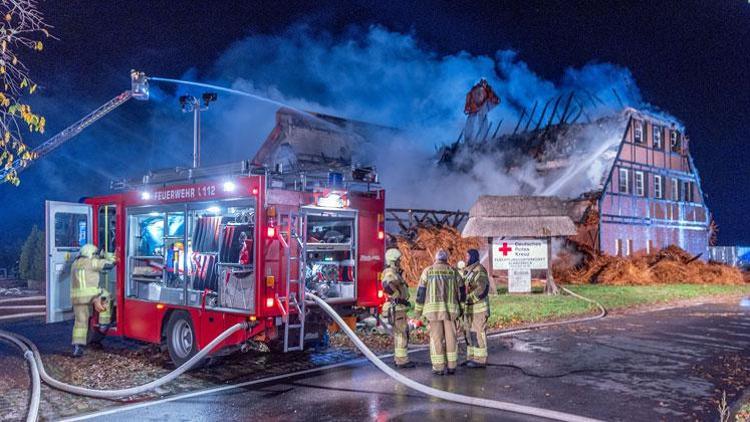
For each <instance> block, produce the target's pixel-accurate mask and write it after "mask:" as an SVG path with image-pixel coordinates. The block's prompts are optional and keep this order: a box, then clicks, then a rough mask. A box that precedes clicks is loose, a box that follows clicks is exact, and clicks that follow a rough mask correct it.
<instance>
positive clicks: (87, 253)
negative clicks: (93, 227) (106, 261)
mask: <svg viewBox="0 0 750 422" xmlns="http://www.w3.org/2000/svg"><path fill="white" fill-rule="evenodd" d="M97 252H99V248H97V247H96V246H94V245H92V244H91V243H87V244H85V245H83V246H82V247H81V251H80V254H81V256H83V257H86V258H91V257H93V256H94V255H96V253H97Z"/></svg>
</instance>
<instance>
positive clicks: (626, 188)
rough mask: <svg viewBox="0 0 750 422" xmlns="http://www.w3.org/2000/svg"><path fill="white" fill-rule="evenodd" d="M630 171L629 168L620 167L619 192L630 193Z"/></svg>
mask: <svg viewBox="0 0 750 422" xmlns="http://www.w3.org/2000/svg"><path fill="white" fill-rule="evenodd" d="M629 173H630V172H629V171H628V169H620V178H619V192H620V193H630V180H629V178H628V174H629Z"/></svg>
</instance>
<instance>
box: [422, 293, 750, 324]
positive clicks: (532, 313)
mask: <svg viewBox="0 0 750 422" xmlns="http://www.w3.org/2000/svg"><path fill="white" fill-rule="evenodd" d="M566 287H568V288H569V289H570V290H571V291H573V292H576V293H578V294H580V295H582V296H585V297H588V298H590V299H593V300H596V301H598V302H599V303H601V304H602V305H603V306H604V307H605V308H607V309H608V310H613V309H624V308H632V307H636V306H641V305H652V304H660V303H668V302H674V301H678V300H686V299H694V298H699V297H710V296H727V295H736V294H748V293H750V286H747V285H742V286H737V285H706V284H700V285H697V284H664V285H652V286H609V285H578V286H566ZM505 292H506V290H505V289H504V288H501V289H499V293H501V294H499V295H496V296H491V297H490V308H491V315H490V320H489V323H488V325H489V327H490V328H505V327H510V326H516V325H522V324H527V323H534V322H541V321H549V320H557V319H567V318H572V317H575V316H579V315H586V314H592V313H595V312H597V308H596V306H595V305H593V304H590V303H588V302H584V301H582V300H580V299H577V298H574V297H572V296H568V295H565V294H561V295H559V296H547V295H544V294H542V293H541V288H538V289H534V293H532V294H530V295H508V294H504V293H505ZM411 297H412V298H414V297H416V293H415V291H414V289H412V296H411ZM410 315H413V311H410Z"/></svg>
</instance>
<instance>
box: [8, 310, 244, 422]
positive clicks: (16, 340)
mask: <svg viewBox="0 0 750 422" xmlns="http://www.w3.org/2000/svg"><path fill="white" fill-rule="evenodd" d="M246 329H248V324H247V323H245V322H242V323H239V324H235V325H233V326H231V327H229V328H228V329H227V330H226V331H224V332H223V333H221V334H219V336H218V337H216V338H215V339H214V340H213V341H212V342H210V343H208V344H207V345H206V347H204V348H203V349H202V350H201V351H200V352H198V353H196V354H195V355H194V356H193V357H192V358H190V359H189V360H188V361H187V362H185V363H183V364H182V365H180V366H179V367H178V368H177V369H175V370H174V371H172V372H170V373H168V374H167V375H165V376H163V377H161V378H159V379H156V380H154V381H151V382H149V383H147V384H143V385H139V386H136V387H131V388H125V389H120V390H93V389H90V388H85V387H81V386H77V385H71V384H66V383H64V382H61V381H58V380H56V379H54V378H52V377H51V376H49V375H48V374H47V371H45V370H44V364H43V362H42V357H41V355H40V353H39V349H37V347H36V345H34V343H32V342H31V340H29V339H27V338H26V337H24V336H22V335H20V334H15V333H10V332H8V331H3V330H0V339H3V340H6V341H9V342H11V343H13V344H14V345H16V346H18V347H19V348H20V349H21V350H23V353H24V357H25V358H26V359H27V360H28V361H29V365H30V366H31V371H32V384H33V391H32V398H31V404H30V405H29V412H28V415H27V417H26V420H27V421H29V422H32V421H36V419H37V415H38V413H39V401H40V397H39V396H40V391H39V379H40V378H41V379H42V380H43V381H44V382H45V383H47V384H48V385H49V386H50V387H52V388H56V389H58V390H62V391H66V392H68V393H72V394H76V395H79V396H88V397H95V398H100V399H116V398H122V397H129V396H134V395H136V394H141V393H145V392H146V391H149V390H153V389H154V388H157V387H159V386H161V385H164V384H166V383H168V382H170V381H172V380H174V379H175V378H177V377H178V376H180V375H182V374H183V373H185V372H186V371H188V370H189V369H190V368H192V367H193V366H195V365H196V364H197V363H199V362H200V361H201V360H203V358H205V357H206V356H207V355H208V354H209V353H210V352H211V351H212V350H213V349H214V348H216V346H218V345H219V344H220V343H221V342H222V341H224V340H226V339H227V337H229V336H231V335H232V334H234V333H235V332H237V331H239V330H246Z"/></svg>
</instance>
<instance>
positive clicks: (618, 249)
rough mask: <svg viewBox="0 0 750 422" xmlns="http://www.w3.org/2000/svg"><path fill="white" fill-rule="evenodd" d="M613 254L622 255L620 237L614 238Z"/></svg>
mask: <svg viewBox="0 0 750 422" xmlns="http://www.w3.org/2000/svg"><path fill="white" fill-rule="evenodd" d="M615 256H622V239H615Z"/></svg>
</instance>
